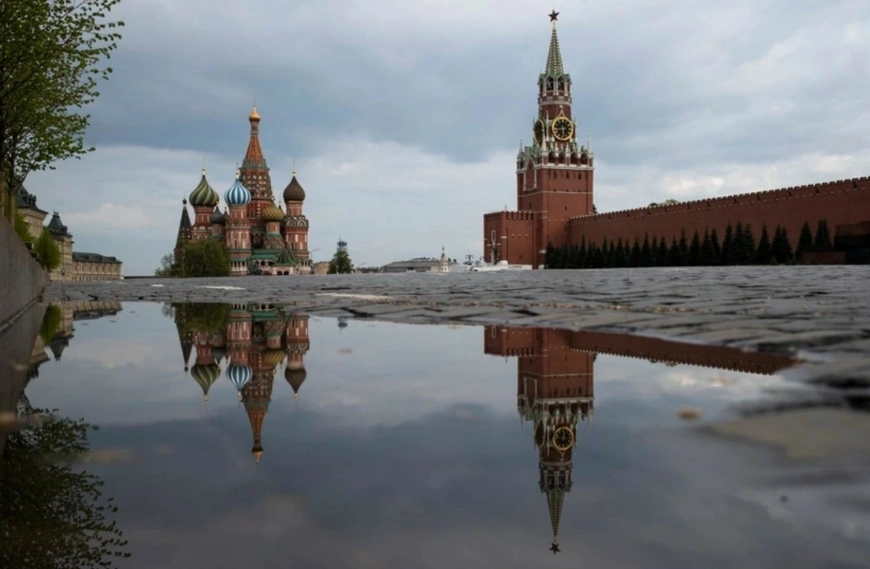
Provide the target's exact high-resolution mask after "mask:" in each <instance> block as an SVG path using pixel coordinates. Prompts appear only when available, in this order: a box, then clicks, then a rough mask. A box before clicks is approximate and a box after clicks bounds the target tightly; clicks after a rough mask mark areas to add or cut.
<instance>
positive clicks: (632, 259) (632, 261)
mask: <svg viewBox="0 0 870 569" xmlns="http://www.w3.org/2000/svg"><path fill="white" fill-rule="evenodd" d="M628 266H629V267H640V266H641V265H640V241H638V239H637V237H635V238H634V245H632V246H631V255H630V256H629V258H628Z"/></svg>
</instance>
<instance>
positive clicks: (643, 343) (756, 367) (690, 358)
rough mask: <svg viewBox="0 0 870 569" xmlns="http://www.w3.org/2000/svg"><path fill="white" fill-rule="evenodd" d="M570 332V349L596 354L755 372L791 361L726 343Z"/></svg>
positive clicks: (787, 363) (772, 369) (760, 372)
mask: <svg viewBox="0 0 870 569" xmlns="http://www.w3.org/2000/svg"><path fill="white" fill-rule="evenodd" d="M570 334H571V340H570V344H571V347H572V348H573V349H575V350H583V351H588V352H591V353H597V354H611V355H615V356H623V357H630V358H643V359H649V360H656V361H659V362H674V363H680V364H687V365H695V366H703V367H713V368H720V369H728V370H734V371H741V372H748V373H759V374H772V373H775V372H776V371H777V370H779V369H782V368H785V367H789V366H791V365H793V363H794V362H793V361H792V360H791V359H789V358H787V357H785V356H781V355H778V354H765V353H757V352H744V351H743V350H739V349H737V348H729V347H726V346H704V345H700V344H683V343H680V342H674V341H671V340H662V339H659V338H649V337H644V336H630V335H627V334H611V333H606V332H582V331H581V332H570Z"/></svg>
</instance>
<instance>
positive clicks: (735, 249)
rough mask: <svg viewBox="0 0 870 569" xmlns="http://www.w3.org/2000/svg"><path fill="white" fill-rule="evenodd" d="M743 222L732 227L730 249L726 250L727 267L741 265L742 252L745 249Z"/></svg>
mask: <svg viewBox="0 0 870 569" xmlns="http://www.w3.org/2000/svg"><path fill="white" fill-rule="evenodd" d="M744 238H745V233H744V231H743V222H742V221H738V222H737V225H735V226H734V237H733V238H732V239H731V247H729V248H728V262H727V264H728V265H741V264H743V252H744V251H745V249H746V242H745V239H744Z"/></svg>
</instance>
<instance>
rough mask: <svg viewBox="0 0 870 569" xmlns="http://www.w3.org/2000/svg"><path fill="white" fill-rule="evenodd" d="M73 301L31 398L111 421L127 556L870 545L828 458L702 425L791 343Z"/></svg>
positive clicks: (161, 562) (468, 563) (659, 557)
mask: <svg viewBox="0 0 870 569" xmlns="http://www.w3.org/2000/svg"><path fill="white" fill-rule="evenodd" d="M55 310H56V309H55ZM58 312H59V313H60V317H59V321H58V322H59V323H58V324H57V326H56V329H55V330H52V331H51V332H52V333H51V334H50V335H48V336H46V335H45V334H43V336H46V337H44V338H42V339H37V346H36V348H35V349H34V352H33V356H32V360H31V369H30V372H29V373H30V376H31V379H30V381H29V383H28V384H27V387H26V391H25V398H24V399H23V400H22V402H21V404H20V405H19V412H20V413H21V414H22V415H27V414H28V413H29V412H31V411H28V409H37V408H38V409H57V415H58V416H60V417H69V418H73V419H76V418H80V417H81V418H83V419H84V420H85V421H87V422H88V423H90V424H93V425H96V426H98V427H99V430H96V431H91V432H89V433H88V434H87V442H88V443H89V445H90V451H91V452H90V454H88V455H87V456H86V458H84V459H80V460H79V461H78V462H77V463H76V464H77V465H78V467H82V468H84V469H85V470H86V471H87V472H88V473H90V474H92V475H95V476H97V477H99V479H101V480H102V481H104V482H105V486H103V487H102V488H101V490H102V494H103V498H102V499H106V498H107V497H112V498H113V499H114V501H113V502H112V503H113V504H115V505H116V506H117V508H118V511H117V512H112V513H110V514H109V516H108V517H107V519H110V520H114V521H116V522H117V527H118V528H119V529H120V530H121V531H122V532H123V539H125V540H127V544H126V545H122V546H120V549H121V550H122V551H123V552H127V553H130V554H131V556H130V557H129V558H128V559H119V560H118V561H117V564H118V566H119V567H128V568H149V569H150V568H154V567H165V568H184V569H190V568H199V567H203V568H211V569H215V568H224V567H226V568H234V569H235V568H238V567H281V568H286V567H363V568H380V567H408V568H420V567H433V568H435V567H438V568H441V567H481V568H489V567H493V568H495V567H498V568H503V567H518V568H519V567H572V568H576V567H596V568H610V567H613V568H617V567H618V568H623V567H667V568H669V569H670V568H676V567H705V568H718V567H723V568H725V567H740V568H749V567H751V568H766V567H771V568H774V567H775V568H785V567H788V568H799V567H800V568H802V567H866V566H867V560H868V559H870V523H868V510H870V498H868V497H867V496H868V494H867V493H866V491H864V494H863V498H862V499H863V500H864V501H863V503H862V502H861V501H860V500H859V499H858V498H856V497H855V496H856V494H855V492H856V490H855V485H854V482H855V480H854V476H852V478H849V479H848V480H843V479H834V480H829V479H825V480H822V481H818V480H817V481H815V482H814V483H813V484H812V485H810V486H808V485H807V484H806V483H805V480H804V479H805V478H806V477H807V476H809V475H808V474H807V473H808V472H809V471H808V470H807V469H808V468H811V467H809V466H807V465H805V464H795V463H791V462H788V461H786V460H785V459H784V458H783V457H782V456H780V455H778V454H777V453H776V452H775V451H773V450H770V449H766V448H761V447H755V446H750V445H747V444H742V443H737V442H733V441H728V440H724V439H721V438H718V437H715V436H713V435H711V434H709V433H707V432H706V431H705V430H704V429H700V428H698V425H699V424H703V423H705V422H706V421H709V420H713V419H716V418H718V417H725V416H729V414H730V413H732V404H735V403H740V402H745V401H759V400H762V401H763V400H765V399H766V398H770V397H773V396H774V395H775V393H776V392H777V391H779V390H785V389H794V388H793V387H788V388H787V387H786V386H785V385H784V382H783V380H781V379H779V378H778V377H776V376H775V375H768V373H770V372H772V371H774V370H775V369H776V368H777V367H778V366H780V365H783V364H784V363H786V362H785V361H784V360H779V359H777V358H776V357H774V356H763V357H762V356H757V357H756V355H752V354H746V355H739V354H736V353H735V352H727V351H722V350H721V349H719V350H718V351H717V349H712V348H711V349H708V348H702V347H698V346H684V347H683V348H679V349H677V348H674V345H665V344H661V343H658V344H657V343H656V341H653V340H636V339H635V340H631V339H626V338H623V339H622V340H620V339H618V338H617V339H613V338H612V337H607V336H604V335H595V334H588V333H587V334H582V333H571V332H565V331H555V330H537V329H518V328H506V327H486V328H482V327H470V326H461V327H459V326H452V327H448V326H412V325H399V324H390V323H376V322H371V321H365V320H353V321H350V322H339V321H337V320H334V319H327V318H317V317H307V316H303V315H300V314H291V313H290V312H286V311H281V310H279V309H277V308H275V307H271V306H252V305H251V306H246V307H239V306H236V307H230V306H219V305H211V306H202V305H199V306H196V305H187V306H183V305H177V306H175V307H174V308H170V307H168V306H161V305H157V304H145V303H130V304H124V306H123V308H122V307H121V306H120V305H111V304H107V303H103V304H99V303H92V304H84V303H79V304H77V305H67V306H65V307H64V308H63V309H62V310H60V311H58ZM41 342H44V343H41ZM46 344H47V345H46ZM42 348H45V349H44V350H43V349H42ZM596 352H600V353H596ZM42 354H44V355H42ZM613 354H622V355H613ZM628 356H632V357H628ZM655 359H659V360H663V361H662V362H659V363H654V362H652V361H650V360H655ZM43 360H47V361H43ZM665 362H668V363H665ZM699 363H707V364H714V365H717V366H720V367H727V368H730V369H718V368H714V367H701V366H699V365H691V364H699ZM758 371H762V372H765V373H750V372H758ZM681 415H682V416H681ZM807 428H812V426H811V425H808V426H807ZM7 458H8V457H6V456H4V460H6V463H4V464H3V465H2V466H3V467H4V468H7V469H8V468H10V466H9V464H10V461H9V460H7ZM13 458H14V457H13ZM7 480H13V481H14V480H15V479H14V477H13V478H10V477H8V476H7ZM861 482H862V483H866V480H862V481H861ZM865 486H866V484H864V485H863V486H861V488H865ZM807 488H809V490H807ZM4 495H7V494H4ZM837 504H839V507H838V506H837ZM7 514H8V512H7ZM8 515H11V514H8ZM3 523H4V524H6V525H7V527H10V525H9V524H12V525H14V524H13V522H10V521H9V520H8V519H7V520H6V521H4V522H3ZM9 535H10V534H9V533H7V534H6V536H7V538H8V536H9ZM34 543H35V545H33V546H32V547H33V548H34V549H39V547H41V546H40V545H39V543H41V542H39V541H34ZM2 547H4V545H3V544H2V543H0V548H2ZM38 553H39V552H36V553H35V555H37V554H38ZM37 556H38V555H37Z"/></svg>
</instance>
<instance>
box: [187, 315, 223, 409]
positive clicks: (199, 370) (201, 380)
mask: <svg viewBox="0 0 870 569" xmlns="http://www.w3.org/2000/svg"><path fill="white" fill-rule="evenodd" d="M193 336H194V339H195V342H196V362H195V363H194V364H193V368H191V370H190V375H192V376H193V379H194V380H195V381H196V382H197V383H198V384H199V386H200V387H201V388H202V397H203V401H205V402H206V403H208V390H209V389H210V388H211V386H212V385H213V384H214V382H216V381H217V380H218V378H219V377H220V375H221V368H220V366H218V364H217V362H216V361H215V357H214V353H213V350H214V348H213V347H212V344H211V339H212V338H211V334H209V333H208V332H206V331H204V330H203V331H197V332H195V333H194V334H193Z"/></svg>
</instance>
